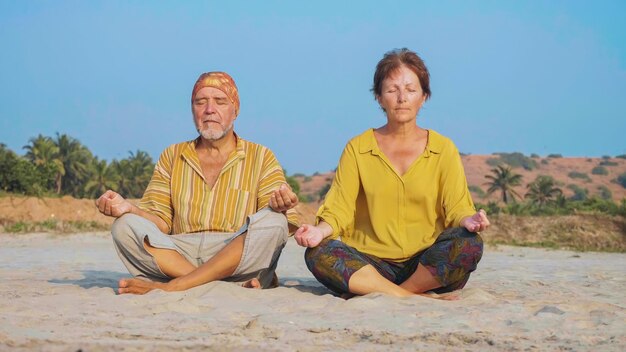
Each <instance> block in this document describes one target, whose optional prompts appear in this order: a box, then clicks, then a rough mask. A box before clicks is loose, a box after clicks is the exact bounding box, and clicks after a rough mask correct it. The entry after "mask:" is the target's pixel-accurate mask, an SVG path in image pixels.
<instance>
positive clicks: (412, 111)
mask: <svg viewBox="0 0 626 352" xmlns="http://www.w3.org/2000/svg"><path fill="white" fill-rule="evenodd" d="M377 100H378V104H380V106H381V107H382V108H383V109H384V110H385V112H386V113H387V120H388V121H389V122H410V121H412V120H415V119H416V117H417V113H418V112H419V110H420V108H421V107H422V105H423V104H424V102H425V101H426V96H425V95H424V92H423V91H422V86H421V85H420V80H419V78H418V77H417V75H416V74H415V73H414V72H413V71H411V69H409V68H408V67H406V66H404V65H403V66H400V67H399V68H398V69H397V70H395V71H393V72H391V74H389V76H387V78H385V79H384V80H383V83H382V91H381V94H380V96H379V97H378V98H377Z"/></svg>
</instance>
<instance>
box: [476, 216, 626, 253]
mask: <svg viewBox="0 0 626 352" xmlns="http://www.w3.org/2000/svg"><path fill="white" fill-rule="evenodd" d="M491 222H492V226H491V227H490V228H489V230H487V231H485V232H484V233H483V234H482V236H483V238H484V239H485V242H487V243H492V244H509V245H519V246H533V247H549V248H564V249H572V250H577V251H605V252H626V219H624V218H623V217H618V216H609V215H604V214H579V215H567V216H513V215H499V216H494V217H492V219H491Z"/></svg>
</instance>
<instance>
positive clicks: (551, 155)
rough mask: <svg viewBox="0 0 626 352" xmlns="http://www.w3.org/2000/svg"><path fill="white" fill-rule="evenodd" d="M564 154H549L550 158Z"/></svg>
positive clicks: (560, 156)
mask: <svg viewBox="0 0 626 352" xmlns="http://www.w3.org/2000/svg"><path fill="white" fill-rule="evenodd" d="M562 157H563V155H561V154H548V158H562Z"/></svg>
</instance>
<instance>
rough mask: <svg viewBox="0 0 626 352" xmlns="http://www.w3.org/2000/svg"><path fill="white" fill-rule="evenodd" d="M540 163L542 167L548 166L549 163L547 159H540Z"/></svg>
mask: <svg viewBox="0 0 626 352" xmlns="http://www.w3.org/2000/svg"><path fill="white" fill-rule="evenodd" d="M541 163H542V164H543V165H548V164H549V163H550V162H549V161H548V159H541Z"/></svg>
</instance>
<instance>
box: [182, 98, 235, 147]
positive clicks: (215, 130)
mask: <svg viewBox="0 0 626 352" xmlns="http://www.w3.org/2000/svg"><path fill="white" fill-rule="evenodd" d="M191 105H192V111H193V120H194V122H195V124H196V129H197V130H198V133H200V135H201V136H202V138H204V139H206V140H209V141H216V140H219V139H222V138H224V136H226V135H227V134H228V133H229V132H230V131H232V130H233V122H234V121H235V119H236V118H237V115H236V113H235V105H234V104H233V103H232V102H231V101H230V99H229V98H228V96H227V95H226V93H224V92H222V91H221V90H219V89H217V88H213V87H204V88H202V89H200V90H199V91H198V92H197V93H196V96H195V97H194V98H193V102H192V103H191Z"/></svg>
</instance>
